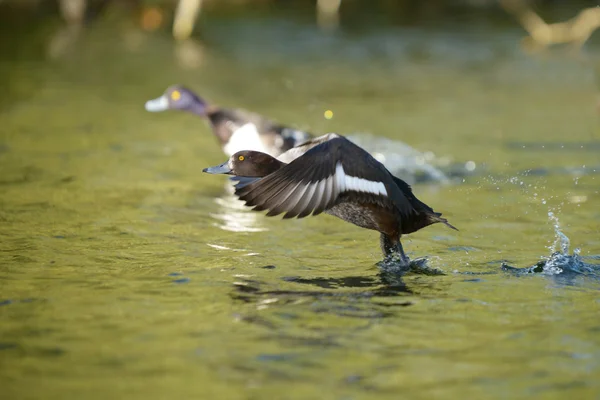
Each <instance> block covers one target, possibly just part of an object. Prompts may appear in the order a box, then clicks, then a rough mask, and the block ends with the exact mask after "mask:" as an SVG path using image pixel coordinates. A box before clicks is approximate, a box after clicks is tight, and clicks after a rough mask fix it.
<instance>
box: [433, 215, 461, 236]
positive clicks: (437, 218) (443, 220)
mask: <svg viewBox="0 0 600 400" xmlns="http://www.w3.org/2000/svg"><path fill="white" fill-rule="evenodd" d="M429 219H430V221H431V223H432V224H435V223H436V222H441V223H442V224H444V225H446V226H447V227H448V228H450V229H454V230H455V231H458V228H457V227H455V226H454V225H452V224H451V223H450V222H448V220H447V219H446V218H442V213H438V212H434V213H433V214H429Z"/></svg>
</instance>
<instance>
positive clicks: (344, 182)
mask: <svg viewBox="0 0 600 400" xmlns="http://www.w3.org/2000/svg"><path fill="white" fill-rule="evenodd" d="M335 185H336V192H337V193H341V192H344V191H348V190H354V191H356V192H363V193H372V194H378V195H382V196H386V197H387V190H386V189H385V185H384V184H383V183H382V182H374V181H370V180H367V179H363V178H359V177H356V176H350V175H346V172H345V171H344V167H343V166H342V163H337V165H336V166H335Z"/></svg>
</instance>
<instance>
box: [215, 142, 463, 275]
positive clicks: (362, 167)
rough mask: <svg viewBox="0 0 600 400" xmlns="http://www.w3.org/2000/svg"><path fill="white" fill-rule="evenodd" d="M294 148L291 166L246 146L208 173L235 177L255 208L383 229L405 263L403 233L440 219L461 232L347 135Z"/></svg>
mask: <svg viewBox="0 0 600 400" xmlns="http://www.w3.org/2000/svg"><path fill="white" fill-rule="evenodd" d="M293 151H297V152H298V153H302V154H301V155H299V156H298V155H296V158H295V159H294V160H293V161H291V162H290V163H289V164H286V163H285V162H282V161H281V160H278V159H275V158H273V157H271V156H269V155H268V154H265V153H261V152H257V151H249V150H244V151H240V152H237V153H235V154H234V155H233V156H231V157H230V158H229V160H228V161H226V162H224V163H223V164H221V165H218V166H215V167H210V168H205V169H204V170H203V171H204V172H208V173H211V174H228V175H234V176H235V177H236V178H234V179H237V180H238V183H237V184H236V187H235V194H236V195H237V196H238V197H239V198H240V200H243V201H245V202H246V205H247V206H252V207H254V208H253V210H255V211H263V210H268V213H267V216H274V215H279V214H282V213H285V214H284V216H283V218H293V217H298V218H303V217H306V216H308V215H310V214H312V215H318V214H320V213H322V212H325V213H327V214H330V215H334V216H336V217H338V218H341V219H343V220H344V221H347V222H350V223H353V224H354V225H357V226H360V227H362V228H366V229H373V230H376V231H379V232H380V244H381V250H382V251H383V254H384V256H386V257H388V256H391V255H394V254H396V255H398V256H400V259H401V261H402V262H403V263H405V264H406V263H408V261H409V260H408V257H407V256H406V255H405V254H404V250H403V249H402V244H401V243H400V238H401V236H402V235H403V234H409V233H412V232H416V231H418V230H419V229H421V228H424V227H426V226H429V225H431V224H434V223H437V222H442V223H443V224H445V225H446V226H448V227H450V228H452V229H455V230H458V229H456V228H455V227H454V226H452V225H451V224H450V223H448V221H447V220H446V219H445V218H442V217H441V214H440V213H436V212H434V211H433V209H431V207H429V206H428V205H426V204H425V203H423V202H421V201H420V200H419V199H417V198H416V197H415V195H414V194H413V193H412V189H411V187H410V186H409V185H408V184H407V183H406V182H404V181H403V180H401V179H399V178H396V177H395V176H393V175H392V174H391V173H390V172H389V171H388V170H387V169H386V168H385V167H384V166H383V164H381V163H380V162H379V161H377V160H376V159H375V158H373V157H372V156H371V155H370V154H369V153H367V152H366V151H365V150H363V149H362V148H360V147H358V146H357V145H355V144H354V143H352V142H351V141H350V140H348V139H346V138H345V137H343V136H340V135H336V134H328V135H324V136H321V137H319V138H316V139H315V140H313V141H309V142H307V143H305V144H304V145H302V146H300V147H299V148H297V149H293Z"/></svg>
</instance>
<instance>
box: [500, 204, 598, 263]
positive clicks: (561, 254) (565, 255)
mask: <svg viewBox="0 0 600 400" xmlns="http://www.w3.org/2000/svg"><path fill="white" fill-rule="evenodd" d="M548 218H549V219H550V222H551V223H552V226H553V227H554V242H553V243H552V244H551V245H550V246H548V250H549V251H550V252H551V254H550V256H549V257H543V258H542V259H541V260H540V261H538V262H537V263H536V264H535V265H533V266H531V267H528V268H516V267H511V266H510V265H508V264H505V263H503V264H502V269H503V270H504V271H509V272H513V273H516V274H519V275H525V274H542V275H561V274H581V275H589V274H597V273H598V272H600V270H599V268H598V266H597V265H594V264H587V263H585V262H584V261H583V260H582V258H581V256H580V253H581V249H579V248H576V249H574V250H573V254H572V255H570V254H569V249H570V247H571V241H570V239H569V238H568V237H567V235H565V234H564V233H563V232H562V231H561V229H560V222H559V220H558V217H557V216H556V215H555V214H554V212H553V211H549V212H548Z"/></svg>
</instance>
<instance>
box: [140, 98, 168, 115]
mask: <svg viewBox="0 0 600 400" xmlns="http://www.w3.org/2000/svg"><path fill="white" fill-rule="evenodd" d="M168 109H169V99H168V98H167V96H166V95H162V96H160V97H158V98H156V99H153V100H148V101H147V102H146V111H150V112H160V111H165V110H168Z"/></svg>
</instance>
